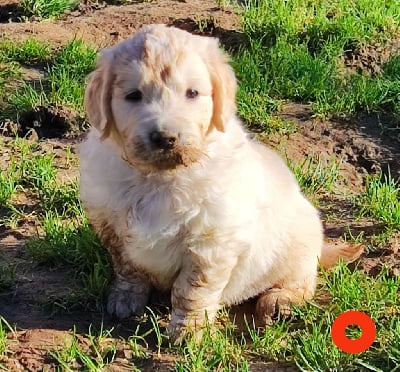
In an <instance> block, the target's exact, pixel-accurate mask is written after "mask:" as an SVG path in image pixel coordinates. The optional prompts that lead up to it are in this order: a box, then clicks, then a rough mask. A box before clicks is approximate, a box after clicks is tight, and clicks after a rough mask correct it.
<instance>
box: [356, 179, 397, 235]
mask: <svg viewBox="0 0 400 372" xmlns="http://www.w3.org/2000/svg"><path fill="white" fill-rule="evenodd" d="M356 203H357V205H358V206H359V208H360V213H361V214H362V215H369V216H371V217H373V218H375V219H377V220H378V221H381V222H383V223H384V224H385V225H386V226H387V227H388V228H389V229H399V228H400V185H399V182H398V181H397V180H396V179H394V178H393V177H392V176H391V175H390V173H389V174H388V175H383V174H380V175H378V176H367V179H366V188H365V192H364V193H363V194H362V195H360V196H359V197H358V198H357V199H356Z"/></svg>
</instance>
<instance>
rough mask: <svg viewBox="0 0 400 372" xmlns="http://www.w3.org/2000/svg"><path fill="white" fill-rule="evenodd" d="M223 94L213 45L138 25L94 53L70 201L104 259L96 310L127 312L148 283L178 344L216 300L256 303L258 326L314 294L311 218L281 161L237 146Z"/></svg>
mask: <svg viewBox="0 0 400 372" xmlns="http://www.w3.org/2000/svg"><path fill="white" fill-rule="evenodd" d="M235 96H236V80H235V76H234V73H233V71H232V69H231V67H230V66H229V64H228V63H227V57H226V55H225V54H224V53H223V52H222V51H221V50H220V49H219V47H218V41H217V40H216V39H213V38H207V37H201V36H194V35H191V34H189V33H187V32H185V31H182V30H179V29H176V28H172V27H171V28H168V27H166V26H164V25H149V26H145V27H143V28H141V29H140V30H139V31H138V32H137V33H136V34H135V35H134V36H133V37H131V38H129V39H127V40H125V41H123V42H121V43H119V44H117V45H115V46H113V47H110V48H107V49H105V50H104V51H103V52H102V53H101V56H100V58H99V60H98V63H97V67H96V69H95V71H94V72H93V73H92V74H91V75H90V78H89V82H88V86H87V90H86V96H85V105H86V109H87V114H88V118H89V120H90V122H91V124H92V125H93V128H92V129H91V130H90V132H89V134H88V136H87V138H86V140H85V141H84V142H83V144H82V145H81V149H80V158H81V169H80V171H81V184H80V192H81V199H82V201H83V203H84V207H85V209H86V211H87V214H88V216H89V220H90V222H91V224H92V225H93V226H94V228H95V230H96V232H97V233H98V235H99V237H100V239H101V241H102V242H103V244H104V245H105V246H106V247H107V249H108V250H109V252H110V254H111V256H112V260H113V265H114V272H115V280H114V282H113V284H112V286H111V289H110V294H109V298H108V305H107V309H108V312H110V313H112V314H115V315H117V316H118V317H120V318H125V317H128V316H130V315H132V314H136V313H139V312H141V311H143V309H144V307H145V306H146V304H147V301H148V298H149V293H150V290H151V288H152V287H156V288H159V289H165V290H169V289H171V301H172V318H171V322H170V326H169V331H170V333H171V335H172V337H175V338H179V337H180V336H181V335H183V334H184V333H185V330H186V329H188V328H195V327H196V326H197V327H198V326H199V325H201V324H202V323H203V322H204V320H205V318H206V317H207V319H208V320H212V319H213V318H214V316H215V314H216V312H217V310H218V309H219V308H220V306H221V305H222V304H226V305H230V304H237V303H240V302H242V301H244V300H246V299H248V298H251V297H254V296H258V303H257V308H256V316H257V317H258V319H261V320H264V321H266V320H268V319H269V317H270V316H272V315H273V314H274V313H275V311H276V310H278V309H279V308H285V307H286V306H287V305H288V304H289V303H299V302H301V301H304V300H307V299H310V298H311V297H312V295H313V293H314V289H315V283H316V277H317V265H318V259H319V257H320V255H321V249H322V246H323V232H322V225H321V222H320V219H319V216H318V212H317V210H316V209H315V208H314V207H313V206H312V205H311V204H310V203H309V202H308V201H307V200H306V199H305V198H304V196H303V195H302V193H301V192H300V189H299V186H298V184H297V182H296V180H295V178H294V176H293V174H292V173H291V172H290V171H289V169H288V168H287V166H286V165H285V163H284V162H283V161H282V159H281V158H280V157H279V156H278V155H276V154H275V153H274V152H273V151H272V150H270V149H268V148H267V147H265V146H263V145H261V144H259V143H257V142H254V141H252V140H250V139H249V138H248V136H247V134H246V132H245V130H244V129H243V127H242V125H241V123H240V122H239V120H238V118H237V117H236V114H235Z"/></svg>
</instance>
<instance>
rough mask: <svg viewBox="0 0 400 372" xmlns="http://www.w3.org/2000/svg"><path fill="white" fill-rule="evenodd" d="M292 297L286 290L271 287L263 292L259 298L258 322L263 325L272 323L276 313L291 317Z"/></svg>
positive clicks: (257, 307) (256, 315)
mask: <svg viewBox="0 0 400 372" xmlns="http://www.w3.org/2000/svg"><path fill="white" fill-rule="evenodd" d="M290 305H291V299H290V296H289V295H288V294H287V293H286V291H285V290H276V289H271V290H268V291H266V292H265V293H263V294H262V295H261V296H260V297H259V298H258V300H257V305H256V314H255V317H256V323H257V325H258V326H260V327H263V326H266V325H270V324H272V318H273V317H274V316H275V315H278V314H279V315H281V316H283V317H289V316H291V315H292V310H291V306H290Z"/></svg>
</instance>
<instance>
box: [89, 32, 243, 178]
mask: <svg viewBox="0 0 400 372" xmlns="http://www.w3.org/2000/svg"><path fill="white" fill-rule="evenodd" d="M235 93H236V82H235V78H234V75H233V72H232V70H231V69H230V67H229V65H228V64H227V62H226V58H225V56H224V55H223V54H222V53H221V52H220V51H219V49H218V45H217V43H216V41H215V40H214V39H210V38H205V37H199V36H193V35H190V34H189V33H187V32H184V31H181V30H178V29H174V28H167V27H165V26H162V25H152V26H147V27H145V28H143V29H142V30H141V31H139V32H138V33H137V34H136V35H135V36H134V37H133V38H131V39H128V40H126V41H124V42H122V43H121V44H118V45H116V46H114V47H112V48H110V49H107V50H106V51H105V52H103V54H102V56H101V57H100V60H99V62H98V66H97V69H96V70H95V71H94V73H93V74H92V75H91V77H90V80H89V84H88V88H87V91H86V96H85V103H86V108H87V112H88V116H89V120H90V121H91V123H92V124H93V125H94V126H95V127H96V128H97V129H98V130H99V131H100V132H101V133H102V137H103V138H106V137H111V139H112V140H113V141H114V142H115V144H116V145H118V146H119V147H120V148H121V150H122V151H121V156H123V157H124V159H125V160H126V161H128V162H129V163H130V164H131V165H133V166H135V167H137V168H139V169H142V170H165V169H173V168H176V167H177V166H181V165H184V166H189V165H190V164H191V163H193V162H196V161H197V160H198V159H199V158H200V156H201V155H202V154H203V153H204V151H205V142H206V138H207V135H208V134H209V133H210V132H211V131H212V130H219V131H223V130H224V125H225V122H226V121H227V120H228V119H229V117H230V116H231V115H233V113H234V109H235Z"/></svg>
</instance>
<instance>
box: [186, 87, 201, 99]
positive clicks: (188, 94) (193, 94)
mask: <svg viewBox="0 0 400 372" xmlns="http://www.w3.org/2000/svg"><path fill="white" fill-rule="evenodd" d="M198 95H199V92H198V91H197V90H196V89H188V90H187V91H186V97H187V98H190V99H193V98H196V97H197V96H198Z"/></svg>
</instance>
